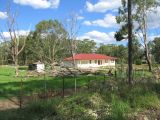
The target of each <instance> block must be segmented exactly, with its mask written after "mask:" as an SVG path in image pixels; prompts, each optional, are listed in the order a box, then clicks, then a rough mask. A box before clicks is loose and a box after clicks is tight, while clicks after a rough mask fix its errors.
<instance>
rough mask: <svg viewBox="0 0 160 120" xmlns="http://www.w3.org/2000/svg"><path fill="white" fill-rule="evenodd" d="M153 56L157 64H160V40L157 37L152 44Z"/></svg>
mask: <svg viewBox="0 0 160 120" xmlns="http://www.w3.org/2000/svg"><path fill="white" fill-rule="evenodd" d="M151 49H152V54H153V56H154V58H155V61H156V62H157V63H160V38H159V37H156V38H155V39H154V40H153V41H152V43H151Z"/></svg>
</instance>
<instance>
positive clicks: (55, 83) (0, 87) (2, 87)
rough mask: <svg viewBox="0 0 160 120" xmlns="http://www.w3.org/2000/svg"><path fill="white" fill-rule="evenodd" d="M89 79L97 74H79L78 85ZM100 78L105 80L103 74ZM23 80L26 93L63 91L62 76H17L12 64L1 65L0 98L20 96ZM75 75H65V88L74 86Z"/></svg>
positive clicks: (98, 77) (83, 84)
mask: <svg viewBox="0 0 160 120" xmlns="http://www.w3.org/2000/svg"><path fill="white" fill-rule="evenodd" d="M26 73H27V72H26V70H20V76H25V75H26ZM88 79H90V80H95V76H89V77H86V76H85V75H81V76H77V77H76V80H77V87H82V86H87V84H88ZM97 79H98V80H103V79H104V77H103V76H97ZM106 79H107V78H106ZM21 80H23V93H24V95H28V94H31V93H33V92H39V91H43V90H44V89H45V85H46V89H47V90H55V91H61V89H62V84H63V83H62V78H61V77H48V76H46V77H45V78H44V76H40V77H28V78H27V77H26V78H22V77H15V73H14V68H13V67H11V66H1V67H0V99H1V98H5V97H13V96H18V95H19V92H20V85H21V84H20V81H21ZM74 80H75V78H74V77H65V86H64V87H65V89H67V88H74Z"/></svg>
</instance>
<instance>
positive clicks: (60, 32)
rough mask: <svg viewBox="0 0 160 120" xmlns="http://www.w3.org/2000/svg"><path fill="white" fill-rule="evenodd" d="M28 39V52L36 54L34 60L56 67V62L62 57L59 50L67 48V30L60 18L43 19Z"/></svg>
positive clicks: (32, 54)
mask: <svg viewBox="0 0 160 120" xmlns="http://www.w3.org/2000/svg"><path fill="white" fill-rule="evenodd" d="M27 39H28V40H27V43H26V45H27V50H26V52H27V53H26V54H28V55H29V54H31V55H30V56H31V57H33V56H34V59H32V60H33V61H34V60H40V61H43V62H46V63H49V64H51V66H52V68H54V65H55V62H58V61H59V58H60V57H59V56H58V55H59V52H60V51H64V49H66V46H65V45H64V44H65V43H66V41H67V32H66V30H65V29H64V27H63V25H62V24H61V23H60V22H59V21H58V20H48V21H45V20H43V21H41V22H39V23H38V24H37V25H36V30H35V31H33V32H32V33H30V35H29V36H28V37H27ZM28 57H29V56H28ZM31 57H30V58H31Z"/></svg>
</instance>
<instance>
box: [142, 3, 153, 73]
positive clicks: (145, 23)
mask: <svg viewBox="0 0 160 120" xmlns="http://www.w3.org/2000/svg"><path fill="white" fill-rule="evenodd" d="M145 2H146V1H145ZM142 31H143V39H144V47H145V56H146V60H147V64H148V67H149V71H150V72H151V71H152V65H151V59H150V56H149V50H148V44H147V13H146V3H145V5H144V6H143V30H142Z"/></svg>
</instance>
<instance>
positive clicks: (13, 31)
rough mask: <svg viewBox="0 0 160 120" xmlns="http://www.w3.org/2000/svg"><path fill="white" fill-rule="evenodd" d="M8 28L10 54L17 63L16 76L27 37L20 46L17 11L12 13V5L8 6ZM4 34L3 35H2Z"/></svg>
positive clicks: (15, 63)
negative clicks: (19, 57) (19, 58)
mask: <svg viewBox="0 0 160 120" xmlns="http://www.w3.org/2000/svg"><path fill="white" fill-rule="evenodd" d="M7 16H8V17H7V29H8V32H9V35H10V38H9V39H10V42H9V43H10V55H11V57H12V61H13V62H14V65H15V73H16V76H18V75H19V72H18V56H19V54H20V53H21V52H22V51H23V49H24V47H25V39H23V44H22V46H20V35H19V34H18V28H17V22H16V18H17V12H15V13H12V12H11V8H10V6H9V7H8V8H7ZM2 36H3V35H2ZM4 39H5V38H4Z"/></svg>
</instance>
